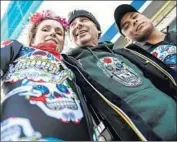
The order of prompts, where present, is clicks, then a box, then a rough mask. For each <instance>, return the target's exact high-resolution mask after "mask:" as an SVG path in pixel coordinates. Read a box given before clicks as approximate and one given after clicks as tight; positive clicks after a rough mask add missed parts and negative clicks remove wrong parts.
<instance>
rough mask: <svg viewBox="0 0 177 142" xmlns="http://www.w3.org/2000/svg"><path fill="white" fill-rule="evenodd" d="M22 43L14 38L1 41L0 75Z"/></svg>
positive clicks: (5, 69)
mask: <svg viewBox="0 0 177 142" xmlns="http://www.w3.org/2000/svg"><path fill="white" fill-rule="evenodd" d="M22 46H23V44H21V43H20V42H18V41H16V40H7V41H4V42H2V43H1V49H0V51H1V52H0V53H1V64H0V72H1V77H2V76H3V75H4V74H5V72H6V71H7V70H8V68H9V64H10V63H12V62H13V61H14V60H15V59H16V57H17V55H18V52H19V50H20V49H21V47H22Z"/></svg>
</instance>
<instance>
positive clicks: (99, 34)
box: [98, 30, 102, 38]
mask: <svg viewBox="0 0 177 142" xmlns="http://www.w3.org/2000/svg"><path fill="white" fill-rule="evenodd" d="M101 34H102V32H101V31H100V30H98V38H100V36H101Z"/></svg>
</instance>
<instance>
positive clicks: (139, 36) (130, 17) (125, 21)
mask: <svg viewBox="0 0 177 142" xmlns="http://www.w3.org/2000/svg"><path fill="white" fill-rule="evenodd" d="M120 25H121V31H122V33H123V34H124V35H125V36H126V37H128V38H129V39H131V40H133V41H138V42H144V41H146V40H147V39H148V38H149V36H150V35H151V33H152V32H153V30H154V26H153V24H152V22H151V20H150V19H148V18H146V17H145V16H144V15H142V14H140V13H138V12H129V13H126V14H125V15H124V17H123V18H122V19H121V23H120Z"/></svg>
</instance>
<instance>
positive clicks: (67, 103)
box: [46, 99, 78, 110]
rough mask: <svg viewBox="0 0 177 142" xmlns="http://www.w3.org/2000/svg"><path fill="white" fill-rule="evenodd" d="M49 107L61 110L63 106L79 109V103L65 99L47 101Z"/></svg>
mask: <svg viewBox="0 0 177 142" xmlns="http://www.w3.org/2000/svg"><path fill="white" fill-rule="evenodd" d="M46 105H47V107H48V108H49V109H51V110H61V109H63V108H68V109H73V110H77V109H78V107H77V104H76V103H75V102H73V101H68V100H64V99H62V100H61V99H60V100H56V101H54V102H48V103H46Z"/></svg>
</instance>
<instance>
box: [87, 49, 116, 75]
mask: <svg viewBox="0 0 177 142" xmlns="http://www.w3.org/2000/svg"><path fill="white" fill-rule="evenodd" d="M87 49H88V50H89V51H90V52H91V53H92V55H93V56H94V57H95V58H96V59H97V61H98V62H99V63H100V65H101V66H102V68H103V69H104V70H105V71H106V72H107V73H108V74H109V77H110V78H112V77H113V75H112V74H111V73H110V72H109V71H108V70H107V69H106V68H105V66H104V65H103V64H102V63H101V61H100V60H99V58H98V57H97V56H96V54H95V53H94V52H93V51H92V50H91V49H90V48H89V47H87Z"/></svg>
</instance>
